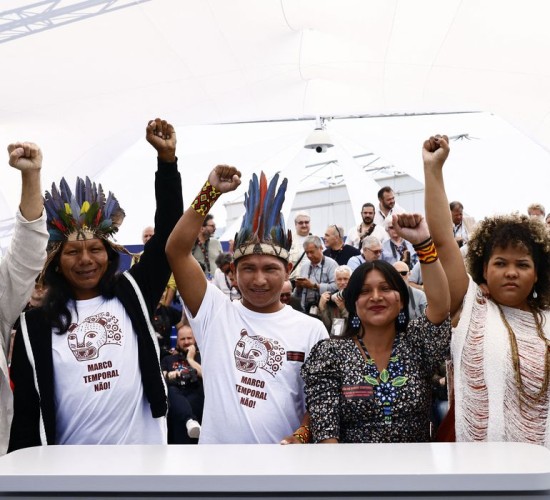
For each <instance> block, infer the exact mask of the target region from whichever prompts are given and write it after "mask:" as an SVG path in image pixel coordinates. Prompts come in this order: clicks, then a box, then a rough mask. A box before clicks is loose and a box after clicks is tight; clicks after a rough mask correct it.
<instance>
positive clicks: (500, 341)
mask: <svg viewBox="0 0 550 500" xmlns="http://www.w3.org/2000/svg"><path fill="white" fill-rule="evenodd" d="M422 153H423V159H424V174H425V183H426V186H425V195H426V207H427V209H426V212H427V213H426V218H427V221H428V225H429V228H430V232H431V235H432V238H433V241H434V243H435V245H436V247H437V252H438V255H439V258H440V259H441V263H442V264H443V268H444V269H445V273H446V275H447V279H448V281H449V288H450V291H451V317H452V321H453V327H454V329H453V339H452V344H451V352H452V360H453V365H454V368H453V375H454V400H455V431H456V440H457V441H520V442H527V443H533V444H539V445H544V446H546V447H550V418H549V387H548V385H549V377H550V349H549V347H550V345H549V344H550V342H549V340H548V339H549V337H550V322H549V316H550V313H549V306H550V237H549V233H548V232H547V231H546V229H545V228H544V224H543V223H542V222H540V221H539V220H535V219H532V218H529V217H527V216H520V215H518V214H513V215H503V216H495V217H490V218H485V219H484V220H483V221H481V222H480V223H479V224H478V227H477V229H476V230H475V231H474V233H473V234H472V235H471V236H470V241H469V244H468V254H467V258H466V263H467V266H468V271H467V270H466V267H465V265H464V261H463V259H462V256H461V254H460V250H459V248H458V245H457V244H456V242H455V240H454V238H453V232H452V224H451V219H450V214H449V208H448V207H449V204H448V201H447V195H446V193H445V187H444V183H443V173H442V170H443V164H444V163H445V160H446V159H447V156H448V154H449V143H448V138H447V137H446V136H435V137H430V139H428V140H427V141H425V142H424V146H423V151H422Z"/></svg>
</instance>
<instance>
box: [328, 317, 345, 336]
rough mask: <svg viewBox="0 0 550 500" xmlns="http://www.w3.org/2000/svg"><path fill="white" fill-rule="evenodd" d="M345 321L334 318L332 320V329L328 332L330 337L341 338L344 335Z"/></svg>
mask: <svg viewBox="0 0 550 500" xmlns="http://www.w3.org/2000/svg"><path fill="white" fill-rule="evenodd" d="M345 324H346V320H345V319H344V318H334V319H333V320H332V329H331V330H330V335H331V337H341V336H342V335H344V326H345Z"/></svg>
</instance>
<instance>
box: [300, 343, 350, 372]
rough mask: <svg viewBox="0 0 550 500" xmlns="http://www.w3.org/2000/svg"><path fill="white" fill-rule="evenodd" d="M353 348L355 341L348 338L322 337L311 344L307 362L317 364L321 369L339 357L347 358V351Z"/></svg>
mask: <svg viewBox="0 0 550 500" xmlns="http://www.w3.org/2000/svg"><path fill="white" fill-rule="evenodd" d="M354 349H355V343H354V342H353V340H352V339H349V338H346V339H328V338H327V339H323V340H320V341H319V342H317V343H316V344H315V345H314V346H313V348H312V349H311V353H310V354H309V356H308V358H307V363H308V364H309V365H312V364H313V365H317V366H318V367H319V368H320V369H323V368H326V367H327V366H328V365H331V364H333V363H334V362H335V361H337V360H339V359H342V358H346V359H347V358H348V357H349V356H348V355H349V353H351V352H352V351H353V350H354Z"/></svg>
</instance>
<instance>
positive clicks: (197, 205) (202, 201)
mask: <svg viewBox="0 0 550 500" xmlns="http://www.w3.org/2000/svg"><path fill="white" fill-rule="evenodd" d="M221 194H222V193H221V191H218V190H217V189H216V188H215V187H214V186H212V184H210V182H208V181H206V182H205V183H204V186H203V187H202V189H201V192H200V193H199V194H198V195H197V197H196V198H195V199H194V200H193V203H191V207H192V208H193V210H194V211H195V212H197V213H198V214H199V215H202V216H203V217H206V215H207V214H208V212H209V211H210V209H211V208H212V205H214V203H216V200H217V199H218V198H219V197H220V195H221Z"/></svg>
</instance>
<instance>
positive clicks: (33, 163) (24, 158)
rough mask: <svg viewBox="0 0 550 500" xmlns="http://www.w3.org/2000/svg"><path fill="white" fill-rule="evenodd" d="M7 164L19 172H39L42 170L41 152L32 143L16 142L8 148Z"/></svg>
mask: <svg viewBox="0 0 550 500" xmlns="http://www.w3.org/2000/svg"><path fill="white" fill-rule="evenodd" d="M8 153H9V155H10V159H9V164H10V165H11V166H12V167H13V168H16V169H17V170H20V171H21V172H28V171H30V170H40V169H41V168H42V151H40V148H39V147H38V146H37V145H36V144H34V143H32V142H16V143H14V144H10V145H9V146H8Z"/></svg>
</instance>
